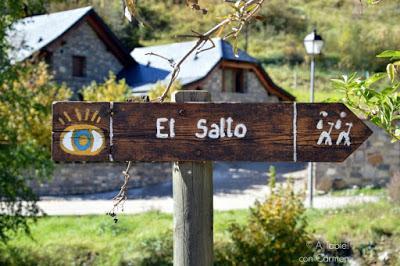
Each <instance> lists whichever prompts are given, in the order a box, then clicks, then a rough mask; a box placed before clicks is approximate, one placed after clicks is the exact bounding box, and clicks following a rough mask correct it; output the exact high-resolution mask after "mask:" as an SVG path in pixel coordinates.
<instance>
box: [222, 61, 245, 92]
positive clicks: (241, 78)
mask: <svg viewBox="0 0 400 266" xmlns="http://www.w3.org/2000/svg"><path fill="white" fill-rule="evenodd" d="M226 71H232V73H233V74H232V79H233V81H232V85H233V87H232V89H229V90H227V87H226V86H227V80H226ZM245 76H246V69H244V68H235V67H222V92H226V93H227V92H229V93H241V94H243V93H246V92H247V90H246V86H245V85H246V82H245V79H246V77H245Z"/></svg>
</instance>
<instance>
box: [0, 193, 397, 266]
mask: <svg viewBox="0 0 400 266" xmlns="http://www.w3.org/2000/svg"><path fill="white" fill-rule="evenodd" d="M306 215H307V217H308V221H309V230H310V232H313V234H314V235H316V236H318V237H322V238H324V239H326V240H327V241H330V242H331V243H337V242H338V241H340V240H343V239H346V240H349V241H350V242H351V243H352V245H353V246H359V245H362V244H363V243H370V242H371V241H378V240H379V239H380V238H381V237H383V236H390V239H391V240H392V241H393V243H400V207H399V206H397V207H396V206H394V205H392V204H390V203H388V202H387V201H384V200H382V201H380V202H378V203H368V204H363V205H359V206H355V207H349V208H343V209H338V210H308V211H307V213H306ZM247 216H248V210H238V211H224V212H219V211H218V212H215V213H214V231H215V240H217V241H218V240H223V239H226V238H228V233H227V229H228V227H229V225H230V224H231V223H232V222H238V223H240V224H244V223H245V221H246V218H247ZM31 228H32V237H31V238H30V237H28V236H26V235H24V234H18V235H17V236H15V237H13V239H12V240H11V241H10V242H9V243H8V244H7V245H4V244H0V264H11V265H37V263H38V262H40V263H39V264H40V265H80V264H85V265H91V264H95V265H120V264H123V263H124V262H125V263H128V262H132V261H135V259H137V258H138V257H140V256H141V255H142V254H141V243H143V241H144V240H146V239H150V238H155V237H157V236H159V235H161V234H165V233H168V234H171V230H172V216H171V215H169V214H163V213H159V212H147V213H143V214H138V215H123V216H120V217H119V222H118V223H117V224H114V223H113V221H112V219H111V218H109V217H107V216H77V217H44V218H40V219H39V221H38V222H37V223H35V224H32V227H31Z"/></svg>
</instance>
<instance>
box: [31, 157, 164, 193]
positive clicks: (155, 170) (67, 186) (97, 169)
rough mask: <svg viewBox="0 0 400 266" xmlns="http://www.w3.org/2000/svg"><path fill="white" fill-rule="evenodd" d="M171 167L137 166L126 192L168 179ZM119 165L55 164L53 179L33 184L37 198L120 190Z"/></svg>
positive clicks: (134, 166) (144, 164)
mask: <svg viewBox="0 0 400 266" xmlns="http://www.w3.org/2000/svg"><path fill="white" fill-rule="evenodd" d="M171 167H172V166H171V164H170V163H138V164H134V165H133V166H132V168H131V170H130V171H129V173H130V175H131V179H130V181H129V183H128V187H129V188H136V187H143V186H146V185H151V184H157V183H160V182H162V181H165V180H168V179H170V178H171V169H172V168H171ZM125 168H126V165H125V164H121V163H68V164H67V163H66V164H57V165H56V169H55V171H54V175H53V176H54V177H53V178H52V179H51V180H50V181H47V182H44V183H41V184H39V183H32V184H31V187H32V188H33V190H34V191H35V192H36V193H37V194H38V195H40V196H65V195H79V194H91V193H101V192H109V191H114V190H119V189H120V187H121V185H122V184H123V182H124V176H123V175H122V171H124V170H125Z"/></svg>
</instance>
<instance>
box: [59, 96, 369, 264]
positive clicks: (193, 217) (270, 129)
mask: <svg viewBox="0 0 400 266" xmlns="http://www.w3.org/2000/svg"><path fill="white" fill-rule="evenodd" d="M174 99H175V101H176V103H162V104H161V103H120V102H118V103H117V102H97V103H90V102H56V103H54V104H53V134H52V141H53V143H52V156H53V159H54V160H55V161H143V162H148V161H150V162H153V161H160V162H161V161H162V162H164V161H172V162H175V163H174V166H173V174H172V176H173V197H174V265H175V266H181V265H185V266H189V265H199V266H200V265H201V266H208V265H212V260H213V255H212V253H213V251H212V250H213V248H212V246H213V237H212V236H213V230H212V227H213V200H212V195H213V193H212V192H213V184H212V161H282V162H297V161H299V162H300V161H301V162H308V161H314V162H341V161H343V160H345V159H346V158H347V157H348V156H349V155H350V154H351V153H353V152H354V151H355V150H356V149H357V148H358V147H359V146H360V145H361V144H362V143H363V142H364V141H365V140H366V139H367V138H368V137H369V136H370V135H371V134H372V131H371V130H370V129H369V128H368V127H367V126H366V125H365V124H364V123H363V122H362V121H361V120H360V119H358V118H357V117H356V116H355V115H354V114H353V113H352V112H351V111H350V110H349V109H347V108H346V107H345V106H344V105H343V104H338V103H332V104H322V103H315V104H301V103H207V102H209V101H210V96H209V94H208V92H206V91H179V92H177V93H176V94H175V95H174Z"/></svg>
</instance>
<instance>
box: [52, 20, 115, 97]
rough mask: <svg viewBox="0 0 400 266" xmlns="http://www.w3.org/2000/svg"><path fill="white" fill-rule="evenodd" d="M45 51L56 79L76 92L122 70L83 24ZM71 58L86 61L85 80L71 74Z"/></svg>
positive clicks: (102, 43)
mask: <svg viewBox="0 0 400 266" xmlns="http://www.w3.org/2000/svg"><path fill="white" fill-rule="evenodd" d="M48 51H50V52H51V53H52V58H51V66H52V70H53V72H54V78H55V80H56V81H58V82H60V83H61V82H65V83H66V84H67V85H68V86H69V87H70V88H72V89H74V91H75V92H76V91H77V90H79V89H80V88H81V87H82V86H84V85H88V84H90V83H91V82H92V81H97V82H103V81H104V79H105V78H107V77H108V74H109V72H110V71H112V72H113V73H118V72H119V71H120V70H121V69H122V67H123V66H122V64H121V63H120V62H119V61H118V59H117V58H116V57H115V56H114V55H113V54H112V53H111V51H109V50H108V48H107V46H106V45H105V44H104V42H103V41H102V40H101V39H100V38H99V37H98V36H97V34H96V32H95V31H94V30H93V29H92V27H91V26H90V25H89V24H88V23H87V22H86V21H85V22H83V23H82V24H80V25H79V26H78V27H77V28H75V29H72V30H71V31H70V32H68V33H67V34H65V35H64V36H63V37H62V38H61V39H60V40H58V41H57V42H55V43H54V44H52V45H51V46H50V47H49V48H48ZM73 56H84V57H85V58H86V75H85V77H74V76H73V75H72V58H73Z"/></svg>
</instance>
